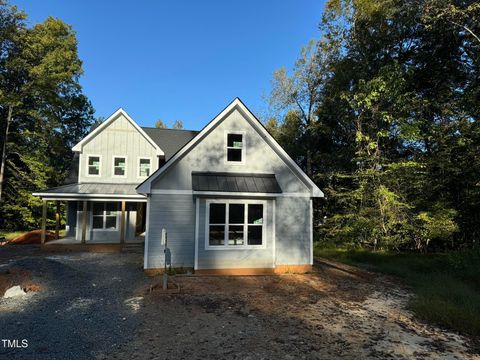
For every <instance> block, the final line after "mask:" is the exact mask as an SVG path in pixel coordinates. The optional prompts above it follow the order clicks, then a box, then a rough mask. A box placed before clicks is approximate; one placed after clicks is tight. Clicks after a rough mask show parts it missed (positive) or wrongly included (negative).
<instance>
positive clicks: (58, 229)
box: [55, 200, 60, 240]
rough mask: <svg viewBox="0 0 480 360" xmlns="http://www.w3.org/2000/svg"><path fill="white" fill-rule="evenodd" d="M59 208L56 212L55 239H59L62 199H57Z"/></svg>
mask: <svg viewBox="0 0 480 360" xmlns="http://www.w3.org/2000/svg"><path fill="white" fill-rule="evenodd" d="M55 203H56V205H57V210H56V212H55V239H56V240H58V238H59V235H60V234H59V233H60V201H58V200H57V201H55Z"/></svg>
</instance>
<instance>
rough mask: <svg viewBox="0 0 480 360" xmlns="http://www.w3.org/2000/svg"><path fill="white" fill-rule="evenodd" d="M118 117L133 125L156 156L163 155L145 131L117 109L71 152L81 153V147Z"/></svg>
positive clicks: (124, 112)
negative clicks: (155, 152)
mask: <svg viewBox="0 0 480 360" xmlns="http://www.w3.org/2000/svg"><path fill="white" fill-rule="evenodd" d="M120 115H123V116H124V117H125V118H126V119H127V120H128V121H129V122H130V124H132V125H133V127H134V128H135V129H137V130H138V132H139V133H140V134H141V135H142V136H143V137H144V138H145V139H146V140H147V141H148V142H149V143H150V144H151V145H152V146H153V147H154V148H155V149H156V151H157V156H162V155H165V153H164V152H163V150H162V149H161V148H160V146H159V145H158V144H157V143H156V142H155V141H153V140H152V138H150V136H148V135H147V134H146V133H145V131H144V130H143V129H142V128H141V127H140V126H138V124H137V123H136V122H135V121H134V120H133V119H132V118H131V117H130V115H128V114H127V112H126V111H125V110H123V109H122V108H120V109H118V110H117V111H115V112H114V113H113V114H112V115H110V116H109V117H108V119H106V120H105V121H104V122H102V123H101V124H100V125H99V126H97V127H96V128H95V129H94V130H93V131H92V132H90V133H89V134H88V135H87V136H85V137H84V138H83V139H82V140H81V141H80V142H79V143H78V144H77V145H75V146H74V147H73V148H72V150H73V151H78V152H81V151H82V149H83V146H84V145H85V144H86V143H88V142H89V141H90V140H91V139H93V138H94V137H95V136H96V135H97V134H98V133H100V132H101V131H102V130H103V129H105V128H106V127H107V126H108V125H110V124H111V123H112V122H114V121H115V120H116V119H117V118H118V117H119V116H120Z"/></svg>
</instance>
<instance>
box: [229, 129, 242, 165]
mask: <svg viewBox="0 0 480 360" xmlns="http://www.w3.org/2000/svg"><path fill="white" fill-rule="evenodd" d="M244 150H245V144H244V141H243V134H241V133H227V154H226V156H227V162H229V163H242V162H243V160H244Z"/></svg>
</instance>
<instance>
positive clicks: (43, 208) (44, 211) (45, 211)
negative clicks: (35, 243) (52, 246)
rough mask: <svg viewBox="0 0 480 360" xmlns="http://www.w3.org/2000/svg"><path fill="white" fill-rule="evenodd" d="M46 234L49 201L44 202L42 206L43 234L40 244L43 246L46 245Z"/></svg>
mask: <svg viewBox="0 0 480 360" xmlns="http://www.w3.org/2000/svg"><path fill="white" fill-rule="evenodd" d="M46 232H47V200H43V204H42V233H41V237H40V242H41V244H42V245H43V244H45V238H46Z"/></svg>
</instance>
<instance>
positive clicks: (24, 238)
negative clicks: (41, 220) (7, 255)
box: [4, 230, 55, 245]
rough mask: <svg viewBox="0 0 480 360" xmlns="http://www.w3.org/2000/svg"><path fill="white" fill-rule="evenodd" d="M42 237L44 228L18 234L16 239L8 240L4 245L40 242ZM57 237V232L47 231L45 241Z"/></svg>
mask: <svg viewBox="0 0 480 360" xmlns="http://www.w3.org/2000/svg"><path fill="white" fill-rule="evenodd" d="M41 238H42V230H32V231H29V232H27V233H25V234H22V235H20V236H17V237H16V238H15V239H12V240H10V241H7V242H6V243H5V244H4V245H10V244H14V245H19V244H22V245H24V244H40V242H41ZM54 239H55V233H54V232H52V231H47V232H46V234H45V241H50V240H54Z"/></svg>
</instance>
